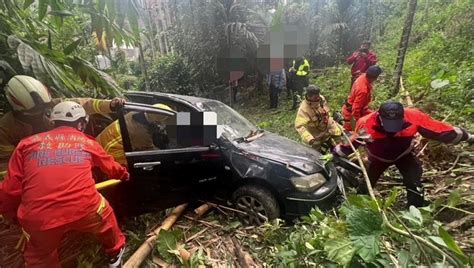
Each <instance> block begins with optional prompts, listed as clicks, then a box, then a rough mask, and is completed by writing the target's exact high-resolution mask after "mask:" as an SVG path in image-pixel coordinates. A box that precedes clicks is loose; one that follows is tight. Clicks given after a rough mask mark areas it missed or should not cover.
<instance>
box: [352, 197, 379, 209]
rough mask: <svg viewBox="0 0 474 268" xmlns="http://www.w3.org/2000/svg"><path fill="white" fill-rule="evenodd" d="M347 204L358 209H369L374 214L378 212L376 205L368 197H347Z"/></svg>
mask: <svg viewBox="0 0 474 268" xmlns="http://www.w3.org/2000/svg"><path fill="white" fill-rule="evenodd" d="M347 203H349V204H351V205H354V206H356V207H359V208H370V209H371V210H373V211H374V212H377V211H378V209H377V204H376V203H375V201H374V200H372V198H370V196H368V195H351V196H349V197H347Z"/></svg>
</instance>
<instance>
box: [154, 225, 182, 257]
mask: <svg viewBox="0 0 474 268" xmlns="http://www.w3.org/2000/svg"><path fill="white" fill-rule="evenodd" d="M182 239H183V232H182V231H180V230H173V231H167V230H161V231H160V236H158V241H157V243H156V247H155V248H156V250H158V252H159V254H160V255H161V256H162V257H163V258H165V260H166V261H172V260H174V255H173V254H170V253H169V251H170V250H175V249H176V246H177V244H178V241H180V240H182Z"/></svg>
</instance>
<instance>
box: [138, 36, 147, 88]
mask: <svg viewBox="0 0 474 268" xmlns="http://www.w3.org/2000/svg"><path fill="white" fill-rule="evenodd" d="M137 43H138V49H139V50H140V55H139V56H138V60H139V62H140V66H141V69H142V73H143V77H144V79H145V91H150V81H149V80H148V72H147V71H146V66H145V57H144V56H143V48H142V44H141V43H140V41H138V42H137Z"/></svg>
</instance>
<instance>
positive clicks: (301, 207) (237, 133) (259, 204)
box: [109, 92, 339, 224]
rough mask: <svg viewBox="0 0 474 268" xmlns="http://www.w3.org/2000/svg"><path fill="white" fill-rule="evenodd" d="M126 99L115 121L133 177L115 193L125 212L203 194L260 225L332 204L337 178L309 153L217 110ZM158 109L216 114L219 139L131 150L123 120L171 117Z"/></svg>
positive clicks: (179, 99) (223, 108)
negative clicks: (135, 114)
mask: <svg viewBox="0 0 474 268" xmlns="http://www.w3.org/2000/svg"><path fill="white" fill-rule="evenodd" d="M127 97H128V99H129V100H130V101H131V102H132V103H127V104H126V105H125V106H124V109H123V111H122V113H121V114H120V115H119V121H120V128H121V131H122V136H123V141H124V148H125V152H126V153H125V155H126V158H127V162H128V166H129V169H130V171H131V175H132V179H131V180H130V182H128V183H125V184H122V185H120V187H121V188H122V190H126V192H127V195H128V198H127V200H125V202H124V200H123V198H122V197H121V198H120V199H122V200H117V202H119V203H123V205H124V206H128V207H131V206H133V207H135V208H137V207H138V208H143V209H145V208H146V209H149V208H151V207H154V206H156V207H160V208H163V207H170V206H173V205H177V204H179V203H181V202H184V201H186V200H190V199H196V198H203V196H202V194H203V193H204V194H205V195H208V196H207V197H211V196H212V197H213V198H214V197H217V198H220V199H222V200H226V201H230V202H231V203H232V204H233V205H234V206H235V207H236V208H237V209H238V210H240V211H244V212H246V213H245V216H244V218H245V219H246V220H247V221H248V222H250V223H251V224H262V223H263V222H264V221H266V220H268V219H274V218H277V217H280V218H284V219H288V218H294V217H297V216H301V215H304V214H307V213H308V212H309V210H310V209H311V208H313V207H314V206H319V207H331V206H333V205H334V204H335V202H336V200H337V196H338V194H337V193H338V186H337V185H338V180H339V178H338V175H337V172H336V169H335V168H334V166H333V165H332V163H330V162H329V163H325V162H323V161H322V160H320V156H321V155H320V154H319V153H318V152H317V151H315V150H313V149H311V148H309V147H306V146H304V145H302V144H300V143H297V142H295V141H292V140H289V139H287V138H284V137H281V136H279V135H276V134H273V133H270V132H267V131H264V130H261V129H259V128H257V127H256V126H255V125H253V124H252V123H250V122H249V121H248V120H247V119H245V118H244V117H243V116H241V115H240V114H239V113H237V112H236V111H234V110H233V109H231V108H230V107H228V106H227V105H225V104H223V103H222V102H219V101H216V100H210V99H204V98H197V97H190V96H182V95H173V94H164V93H156V92H150V93H145V92H128V94H127ZM157 103H160V104H165V105H167V106H169V107H171V108H172V109H173V110H174V111H176V113H177V114H175V115H178V114H179V113H182V112H188V113H205V112H214V113H215V114H216V115H217V125H218V127H217V129H218V131H217V132H218V135H217V137H216V139H215V140H214V141H213V142H212V143H211V144H209V145H207V146H195V145H192V144H187V143H186V142H182V141H180V140H179V139H180V138H179V137H180V135H177V136H176V135H174V136H175V137H174V138H173V137H171V138H170V142H169V146H167V147H166V148H164V149H160V150H144V151H143V150H136V149H135V150H134V149H133V144H132V143H133V142H134V141H133V140H130V137H129V135H128V134H127V131H128V130H127V126H126V121H125V120H124V119H123V118H124V116H125V114H126V113H129V112H140V111H142V112H143V111H145V112H148V113H150V112H155V113H168V115H170V116H173V115H171V114H170V112H169V111H163V110H160V109H158V108H156V107H153V106H150V105H152V104H157ZM120 117H121V118H120ZM165 127H166V128H168V127H171V126H165ZM109 195H112V194H109ZM111 198H113V197H112V196H111ZM131 200H133V202H132V201H131Z"/></svg>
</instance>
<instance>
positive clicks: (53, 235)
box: [23, 202, 125, 268]
mask: <svg viewBox="0 0 474 268" xmlns="http://www.w3.org/2000/svg"><path fill="white" fill-rule="evenodd" d="M72 230H74V231H79V232H84V233H91V234H94V235H95V237H96V238H97V240H99V242H100V243H101V244H102V246H103V247H104V249H105V253H106V254H107V255H109V256H111V257H113V256H115V255H116V254H118V253H119V251H120V249H121V248H122V247H123V246H124V245H125V236H124V235H123V233H122V232H121V231H120V228H119V226H118V223H117V219H116V218H115V215H114V211H113V209H112V207H111V206H110V205H109V204H108V203H107V202H106V206H105V208H104V209H103V210H102V211H101V212H96V211H93V212H92V213H91V214H89V215H87V216H85V217H83V218H81V219H79V220H77V221H75V222H71V223H68V224H65V225H63V226H59V227H56V228H53V229H49V230H42V231H39V230H28V229H25V231H26V232H27V233H28V234H29V236H30V237H29V240H28V242H27V244H26V248H25V252H24V253H23V257H24V259H25V263H26V267H28V268H29V267H48V268H56V267H61V264H60V261H59V255H58V247H59V243H60V242H61V238H62V237H63V235H64V234H65V233H66V232H68V231H72Z"/></svg>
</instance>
